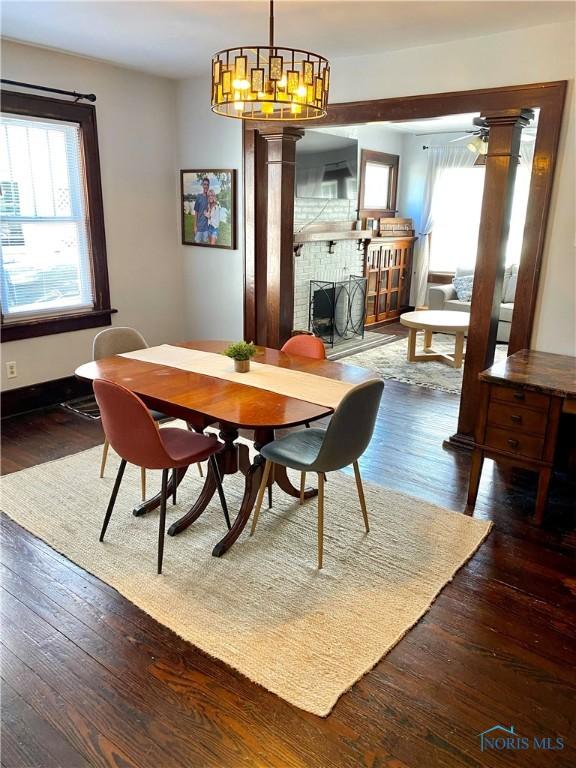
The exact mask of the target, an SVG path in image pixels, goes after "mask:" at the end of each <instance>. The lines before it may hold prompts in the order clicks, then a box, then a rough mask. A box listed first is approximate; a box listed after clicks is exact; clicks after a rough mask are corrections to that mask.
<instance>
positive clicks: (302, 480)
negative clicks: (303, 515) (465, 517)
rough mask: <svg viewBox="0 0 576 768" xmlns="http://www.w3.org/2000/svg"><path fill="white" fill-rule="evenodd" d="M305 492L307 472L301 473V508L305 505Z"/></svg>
mask: <svg viewBox="0 0 576 768" xmlns="http://www.w3.org/2000/svg"><path fill="white" fill-rule="evenodd" d="M305 490H306V472H300V506H302V504H304V491H305Z"/></svg>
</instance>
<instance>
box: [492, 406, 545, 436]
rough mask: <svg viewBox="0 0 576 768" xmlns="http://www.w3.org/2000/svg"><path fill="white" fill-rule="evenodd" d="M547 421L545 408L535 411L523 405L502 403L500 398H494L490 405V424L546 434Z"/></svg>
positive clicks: (535, 433)
mask: <svg viewBox="0 0 576 768" xmlns="http://www.w3.org/2000/svg"><path fill="white" fill-rule="evenodd" d="M547 421H548V419H547V412H546V411H545V410H544V411H533V410H532V409H531V408H526V407H524V406H522V405H516V404H514V405H513V404H512V403H500V402H498V400H493V401H492V402H491V403H490V405H489V406H488V424H490V425H491V426H494V427H501V428H502V427H503V428H505V429H515V430H517V431H518V432H530V433H531V434H534V435H544V434H546V423H547Z"/></svg>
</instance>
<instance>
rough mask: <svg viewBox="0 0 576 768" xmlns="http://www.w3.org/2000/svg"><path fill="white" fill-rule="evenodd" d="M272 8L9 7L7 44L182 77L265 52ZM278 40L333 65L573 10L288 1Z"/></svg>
mask: <svg viewBox="0 0 576 768" xmlns="http://www.w3.org/2000/svg"><path fill="white" fill-rule="evenodd" d="M267 16H268V3H267V2H266V1H265V0H260V1H259V2H252V1H247V2H243V0H237V1H236V2H229V1H228V0H210V2H195V0H188V1H186V2H170V1H169V0H152V1H149V0H148V1H142V0H131V1H128V2H126V1H125V0H124V1H120V2H115V1H114V2H106V1H105V0H104V1H100V0H89V1H88V2H84V1H83V0H65V1H64V2H62V1H60V0H59V1H54V2H53V1H52V0H41V1H40V2H38V1H37V0H17V1H14V0H5V2H3V3H2V17H3V18H2V27H3V30H2V31H3V36H4V37H5V38H11V39H15V40H20V41H23V42H27V43H33V44H36V45H41V46H46V47H49V48H56V49H60V50H63V51H68V52H71V53H75V54H80V55H82V56H87V57H90V58H95V59H100V60H104V61H109V62H113V63H116V64H120V65H124V66H127V67H132V68H134V69H140V70H143V71H146V72H151V73H154V74H159V75H164V76H167V77H173V78H184V77H188V76H190V75H194V74H200V73H204V72H205V71H206V69H207V67H208V62H209V59H210V56H211V54H212V53H214V51H217V50H219V49H221V48H226V47H232V46H235V45H255V44H265V43H266V42H267V35H268V20H267ZM275 17H276V41H277V42H278V43H279V44H284V45H288V46H290V45H292V46H294V47H298V48H305V49H308V50H312V51H316V52H318V53H321V54H323V55H326V56H328V57H330V58H336V57H343V56H355V55H360V54H366V53H381V52H382V51H386V50H394V49H400V48H412V47H416V46H420V45H429V44H433V43H442V42H447V41H450V40H455V39H460V38H467V37H480V36H482V35H486V34H492V33H495V32H502V31H505V30H510V29H518V28H522V27H531V26H537V25H539V24H550V23H554V22H566V23H571V22H573V19H574V4H573V3H572V2H552V1H550V2H548V1H545V2H524V1H523V0H513V1H512V2H507V1H506V0H503V1H502V2H499V1H497V2H489V1H488V2H484V1H483V0H477V1H473V2H470V1H468V2H466V1H463V0H461V1H458V0H456V1H452V2H418V1H416V2H407V1H401V0H398V1H395V0H385V1H384V0H373V1H372V2H362V0H353V1H348V2H338V1H337V0H308V1H303V0H281V1H280V2H276V4H275Z"/></svg>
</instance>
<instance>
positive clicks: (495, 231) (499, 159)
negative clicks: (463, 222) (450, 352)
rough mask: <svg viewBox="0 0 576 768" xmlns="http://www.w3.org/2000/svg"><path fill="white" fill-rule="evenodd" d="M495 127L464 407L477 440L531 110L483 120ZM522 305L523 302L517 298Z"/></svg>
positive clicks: (463, 427) (463, 418)
mask: <svg viewBox="0 0 576 768" xmlns="http://www.w3.org/2000/svg"><path fill="white" fill-rule="evenodd" d="M483 117H484V119H485V121H486V124H487V125H488V127H489V128H490V138H489V141H488V153H487V155H486V173H485V177H484V192H483V195H482V211H481V215H480V229H479V236H478V252H477V255H476V270H475V275H478V278H477V279H475V280H474V286H473V291H472V303H471V306H470V328H469V331H468V342H467V345H466V365H465V366H464V377H463V381H462V391H463V392H466V394H467V396H466V397H465V398H462V401H461V403H460V415H459V418H458V433H459V434H460V435H472V434H473V433H474V427H475V424H476V419H477V417H478V402H479V401H480V395H481V389H480V387H481V384H480V381H479V379H478V376H479V374H480V373H481V372H482V371H483V370H485V369H486V368H489V367H490V366H491V365H492V363H493V362H494V351H495V349H496V335H497V330H498V322H499V317H500V304H501V301H502V285H503V281H504V268H505V262H506V241H507V236H508V231H509V229H510V216H511V213H512V198H513V195H514V183H515V180H516V169H517V167H518V157H519V155H520V138H521V136H522V128H523V127H524V126H526V125H528V124H529V122H530V119H531V117H533V113H532V112H531V111H530V110H524V109H514V110H505V111H504V112H498V113H494V114H493V113H485V114H484V115H483ZM516 300H518V297H516Z"/></svg>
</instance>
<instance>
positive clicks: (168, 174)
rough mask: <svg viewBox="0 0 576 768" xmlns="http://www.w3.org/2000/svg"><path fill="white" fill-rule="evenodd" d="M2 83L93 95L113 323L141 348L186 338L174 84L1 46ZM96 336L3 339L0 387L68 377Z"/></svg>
mask: <svg viewBox="0 0 576 768" xmlns="http://www.w3.org/2000/svg"><path fill="white" fill-rule="evenodd" d="M2 76H3V77H5V78H9V79H12V80H23V81H26V82H32V83H38V84H42V85H47V86H54V87H56V88H64V89H67V90H77V91H81V92H84V93H86V92H89V93H91V92H94V93H95V94H96V96H97V101H96V115H97V120H98V136H99V144H100V160H101V170H102V189H103V197H104V217H105V226H106V240H107V248H108V269H109V274H110V292H111V300H112V306H113V307H115V308H116V309H118V313H117V314H115V315H113V324H114V325H132V326H135V327H137V328H139V329H140V330H141V331H142V333H143V334H144V336H145V337H146V339H147V340H148V342H149V343H161V342H167V341H173V342H175V341H179V340H182V339H183V338H185V337H186V336H187V333H186V330H187V329H186V324H185V311H184V281H183V268H182V261H181V255H180V252H179V248H178V242H179V226H180V225H179V213H178V198H177V172H176V151H175V145H176V142H175V139H176V131H175V122H176V121H175V115H176V83H175V82H174V81H171V80H167V79H165V78H160V77H153V76H150V75H145V74H141V73H139V72H134V71H131V70H128V69H123V68H120V67H114V66H111V65H109V64H103V63H100V62H95V61H91V60H88V59H83V58H80V57H76V56H69V55H66V54H62V53H58V52H54V51H50V50H46V49H42V48H36V47H32V46H27V45H20V44H16V43H11V42H4V44H3V46H2ZM98 330H99V329H90V330H84V331H75V332H73V333H63V334H56V335H53V336H42V337H39V338H35V339H26V340H22V341H13V342H5V343H4V344H3V345H2V354H3V360H4V361H11V360H14V361H16V363H17V367H18V377H17V378H15V379H10V380H8V381H5V380H4V374H5V366H4V365H2V389H9V388H15V387H21V386H25V385H28V384H33V383H37V382H41V381H47V380H50V379H56V378H60V377H64V376H70V375H71V374H72V373H73V372H74V369H75V368H76V367H77V366H78V365H80V364H81V363H83V362H86V361H87V360H90V359H91V356H92V339H93V337H94V335H95V334H96V333H97V332H98Z"/></svg>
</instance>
